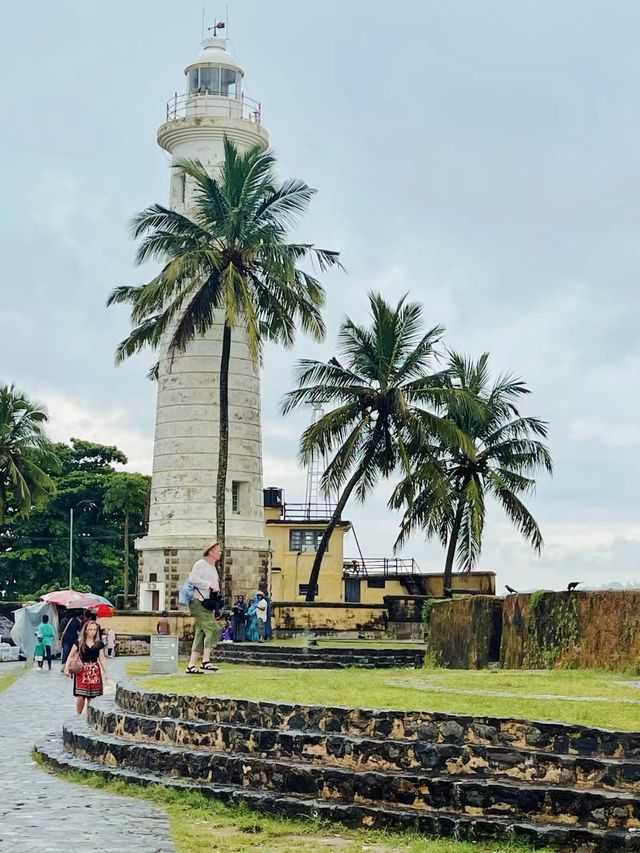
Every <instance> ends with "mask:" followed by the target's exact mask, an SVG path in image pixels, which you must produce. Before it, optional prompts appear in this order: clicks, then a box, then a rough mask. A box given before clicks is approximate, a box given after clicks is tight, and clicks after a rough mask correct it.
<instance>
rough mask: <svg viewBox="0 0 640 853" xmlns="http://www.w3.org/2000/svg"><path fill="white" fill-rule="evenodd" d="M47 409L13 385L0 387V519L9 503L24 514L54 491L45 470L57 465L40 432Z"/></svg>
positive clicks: (53, 454) (43, 501)
mask: <svg viewBox="0 0 640 853" xmlns="http://www.w3.org/2000/svg"><path fill="white" fill-rule="evenodd" d="M47 420H48V415H47V410H46V408H45V406H44V404H43V403H40V402H39V401H38V400H30V399H29V398H28V397H27V396H26V395H25V394H23V393H22V392H21V391H18V390H17V389H16V388H15V386H14V385H4V386H3V387H0V522H3V521H4V518H5V514H6V511H7V508H8V506H9V503H10V502H11V503H12V504H13V505H14V506H15V508H16V510H17V512H18V514H19V515H21V516H25V517H26V516H28V515H29V514H30V513H31V510H32V508H33V507H38V506H42V505H44V504H45V503H46V501H47V500H48V498H49V497H50V496H51V495H52V494H53V492H54V488H55V486H54V483H53V480H52V479H51V477H50V476H49V474H48V473H47V470H49V471H51V470H55V469H56V468H57V458H56V455H55V453H54V448H53V445H52V444H51V442H50V441H49V439H48V438H47V436H46V434H45V432H44V424H45V423H46V422H47Z"/></svg>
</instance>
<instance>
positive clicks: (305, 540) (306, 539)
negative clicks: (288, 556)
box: [289, 530, 324, 553]
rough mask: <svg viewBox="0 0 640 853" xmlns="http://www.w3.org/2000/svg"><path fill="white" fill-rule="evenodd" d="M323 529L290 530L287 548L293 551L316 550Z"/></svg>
mask: <svg viewBox="0 0 640 853" xmlns="http://www.w3.org/2000/svg"><path fill="white" fill-rule="evenodd" d="M323 533H324V530H290V531H289V550H290V551H294V552H295V553H301V552H303V551H317V550H318V548H319V547H320V540H321V539H322V534H323Z"/></svg>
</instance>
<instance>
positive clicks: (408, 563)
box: [342, 557, 422, 578]
mask: <svg viewBox="0 0 640 853" xmlns="http://www.w3.org/2000/svg"><path fill="white" fill-rule="evenodd" d="M342 572H343V575H344V576H345V577H349V578H358V577H360V578H371V577H374V578H398V577H409V576H410V575H418V576H420V575H422V570H421V569H420V566H419V565H418V564H417V563H416V561H415V560H414V559H413V558H412V557H365V558H364V559H363V558H361V557H354V558H352V559H349V558H347V559H345V560H343V561H342Z"/></svg>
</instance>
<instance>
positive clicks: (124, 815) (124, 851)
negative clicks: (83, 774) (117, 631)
mask: <svg viewBox="0 0 640 853" xmlns="http://www.w3.org/2000/svg"><path fill="white" fill-rule="evenodd" d="M129 660H130V658H129ZM123 669H124V661H118V660H117V659H116V660H115V661H111V671H112V674H113V675H115V676H116V677H117V676H118V675H122V674H123ZM3 671H4V670H3ZM74 701H75V700H74V698H73V695H72V687H71V681H70V679H68V678H63V677H62V676H61V675H60V665H59V663H58V662H54V665H53V669H52V671H51V672H48V671H47V670H44V671H36V670H32V671H30V672H27V673H25V674H24V675H23V676H22V677H21V678H19V679H18V680H17V681H16V682H15V683H14V684H12V685H11V687H9V688H7V689H6V690H5V691H3V692H2V693H0V720H2V741H1V743H2V746H1V749H0V790H1V791H2V796H1V797H0V851H1V853H69V850H72V849H78V850H99V851H100V853H132V851H135V852H136V853H175V845H174V843H173V840H172V838H171V833H170V831H169V823H168V820H167V817H166V814H165V812H164V811H163V810H162V809H159V808H157V807H156V806H153V805H151V804H149V803H148V802H145V801H143V800H135V799H130V798H128V797H121V796H118V795H115V794H109V793H107V792H105V791H98V790H94V789H93V788H89V787H85V786H82V785H76V784H74V783H71V782H67V781H65V780H62V779H59V778H57V777H56V776H54V775H52V774H51V773H48V772H47V771H45V770H43V769H42V768H41V767H39V766H38V765H37V764H36V763H35V762H34V760H33V758H32V756H31V750H32V748H33V745H34V743H35V742H36V741H39V740H42V738H43V737H45V736H46V735H49V734H50V733H51V732H60V731H61V730H62V725H63V723H64V722H65V721H67V720H69V719H72V718H73V717H74V716H75V707H74Z"/></svg>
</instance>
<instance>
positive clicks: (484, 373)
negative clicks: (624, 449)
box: [391, 353, 553, 597]
mask: <svg viewBox="0 0 640 853" xmlns="http://www.w3.org/2000/svg"><path fill="white" fill-rule="evenodd" d="M488 360H489V355H488V353H485V354H484V355H482V356H481V357H480V358H479V359H478V360H477V361H476V362H474V361H471V360H469V359H466V358H464V357H463V356H461V355H459V354H458V353H452V354H451V355H450V364H449V371H448V372H447V380H446V381H447V385H448V386H449V387H451V388H460V389H464V390H466V391H467V393H468V394H470V395H471V396H472V397H473V398H475V400H476V401H477V403H478V405H477V406H475V407H471V406H468V405H464V406H460V405H459V403H458V402H457V401H456V399H455V398H450V400H449V402H448V404H447V407H446V416H447V417H448V418H449V419H450V420H451V421H452V422H453V423H454V424H456V426H457V427H458V428H459V429H460V430H461V431H462V432H464V433H465V434H466V435H467V436H468V439H469V443H470V446H471V449H472V453H469V452H468V450H469V445H465V444H460V443H458V444H454V445H451V444H449V443H447V442H446V441H437V442H436V443H435V444H433V445H430V446H429V447H428V448H423V451H422V458H421V459H420V458H419V459H418V461H417V462H416V465H415V470H414V471H412V472H410V473H409V474H408V475H407V477H406V478H405V479H404V480H403V481H402V482H401V483H400V484H399V485H398V487H397V488H396V490H395V492H394V494H393V496H392V500H391V505H392V506H394V507H395V508H399V507H401V506H406V511H405V514H404V517H403V519H402V522H401V526H400V535H399V537H398V540H397V542H396V547H397V546H399V545H401V544H402V543H403V542H404V541H405V540H406V538H407V537H408V536H409V535H410V534H411V533H413V532H414V531H415V530H416V529H421V530H423V531H424V532H425V534H426V536H427V538H431V537H432V536H437V537H438V538H439V539H440V541H441V542H442V545H443V547H444V548H446V559H445V568H444V581H443V583H444V593H445V595H446V596H449V597H450V596H451V577H452V572H453V564H454V560H455V561H457V565H458V567H459V569H460V570H461V571H471V569H472V568H473V567H474V566H475V564H476V562H477V560H478V557H479V556H480V551H481V548H482V536H483V533H484V525H485V508H486V497H487V495H491V496H492V497H494V498H495V499H496V500H497V502H498V503H499V504H500V505H501V506H502V508H503V509H504V511H505V513H506V514H507V516H508V518H509V519H510V520H511V521H512V522H513V524H514V525H515V527H516V528H517V529H518V530H519V532H520V533H521V534H522V536H523V537H524V538H525V539H526V540H527V541H528V542H530V543H531V545H532V546H533V548H534V550H535V551H536V552H538V553H539V552H540V550H541V548H542V546H543V540H542V534H541V533H540V528H539V527H538V524H537V522H536V520H535V519H534V518H533V516H532V515H531V513H530V512H529V510H528V509H527V508H526V506H525V505H524V504H523V503H522V501H521V500H520V498H519V495H523V494H530V493H531V492H533V490H534V489H535V485H536V481H535V479H534V476H533V475H534V474H535V473H536V472H537V471H538V470H539V469H544V470H546V471H548V472H549V473H550V474H551V473H552V471H553V464H552V461H551V456H550V454H549V451H548V449H547V447H546V445H545V444H543V443H542V442H541V441H540V440H539V439H541V438H546V436H547V424H546V422H545V421H542V420H540V419H539V418H536V417H524V416H522V415H521V414H520V411H519V409H518V404H519V400H520V399H521V398H522V397H523V396H525V395H527V394H529V393H530V392H529V389H528V388H527V387H526V385H525V384H524V382H522V380H520V379H516V378H515V377H513V376H511V375H504V376H499V377H498V378H497V379H496V380H495V381H494V382H493V383H492V382H491V380H490V377H489V370H488Z"/></svg>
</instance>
